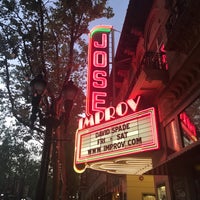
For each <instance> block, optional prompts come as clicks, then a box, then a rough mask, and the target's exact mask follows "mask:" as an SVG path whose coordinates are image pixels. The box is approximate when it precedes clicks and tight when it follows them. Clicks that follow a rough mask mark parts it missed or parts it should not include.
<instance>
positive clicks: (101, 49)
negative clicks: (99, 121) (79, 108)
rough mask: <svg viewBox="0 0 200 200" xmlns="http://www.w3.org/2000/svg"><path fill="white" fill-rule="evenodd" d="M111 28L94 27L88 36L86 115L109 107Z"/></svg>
mask: <svg viewBox="0 0 200 200" xmlns="http://www.w3.org/2000/svg"><path fill="white" fill-rule="evenodd" d="M111 30H112V26H96V27H94V28H93V29H92V30H91V31H90V34H89V46H88V80H87V99H86V113H87V114H94V113H95V112H97V111H101V110H104V109H105V108H106V107H108V105H109V95H108V92H109V84H108V81H109V56H110V55H109V44H110V42H109V34H110V32H111Z"/></svg>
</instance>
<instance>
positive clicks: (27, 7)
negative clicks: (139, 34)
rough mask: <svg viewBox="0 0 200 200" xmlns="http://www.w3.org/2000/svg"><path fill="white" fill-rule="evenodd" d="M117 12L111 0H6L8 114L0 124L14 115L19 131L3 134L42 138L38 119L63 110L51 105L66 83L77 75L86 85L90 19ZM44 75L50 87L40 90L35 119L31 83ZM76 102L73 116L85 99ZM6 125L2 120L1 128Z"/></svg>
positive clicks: (2, 33)
mask: <svg viewBox="0 0 200 200" xmlns="http://www.w3.org/2000/svg"><path fill="white" fill-rule="evenodd" d="M112 16H113V12H112V8H110V7H109V6H108V5H107V0H77V1H73V0H57V1H56V0H54V1H48V0H46V1H42V0H30V1H26V0H2V1H1V9H0V43H1V46H0V73H1V83H2V84H3V86H5V87H3V88H2V89H1V95H2V97H3V98H1V100H0V101H1V106H0V108H1V110H2V111H3V112H2V113H3V114H5V115H4V116H3V114H2V115H1V116H2V117H1V121H2V122H3V123H1V124H5V119H6V120H7V119H8V118H7V117H8V116H11V117H12V116H14V117H15V119H16V120H14V121H13V124H15V126H16V127H17V128H18V131H17V134H13V133H12V131H11V132H9V133H5V131H2V137H3V135H5V134H11V135H13V137H14V138H15V140H16V142H17V143H20V142H24V141H26V142H27V143H28V144H30V140H28V139H29V138H31V137H32V138H34V139H35V140H36V141H38V142H40V143H41V142H42V140H43V138H44V133H45V127H44V126H41V123H39V122H41V121H42V119H43V116H48V115H49V114H51V115H52V114H53V115H55V116H57V115H58V113H56V110H55V108H54V109H53V112H52V105H53V106H54V104H55V102H56V100H57V99H59V96H60V94H61V92H62V89H63V85H64V84H65V83H66V82H67V81H68V80H69V79H72V80H73V81H74V82H75V83H76V84H77V85H78V86H79V87H80V88H82V90H84V87H85V82H84V81H83V80H84V79H83V77H85V67H86V58H87V45H86V41H85V39H84V37H82V36H83V35H84V34H87V33H88V31H89V30H88V25H89V23H90V22H91V21H93V20H94V19H97V18H101V17H107V18H110V17H112ZM39 75H42V76H43V78H44V79H45V81H46V83H47V87H46V90H45V92H44V93H42V94H40V95H38V102H36V106H35V108H36V110H35V111H34V117H33V118H32V119H33V120H32V123H30V115H31V110H32V116H33V109H31V107H32V106H33V99H34V94H35V93H34V92H35V91H33V90H31V88H30V87H29V83H30V81H31V79H34V78H35V77H37V76H39ZM31 95H32V96H31ZM79 97H80V99H84V93H83V92H80V93H79ZM31 101H32V102H31ZM31 104H32V105H31ZM76 104H77V107H76V109H75V108H74V110H73V112H72V115H71V118H72V117H73V119H74V120H72V121H73V122H76V121H77V118H78V115H79V114H80V113H82V112H83V109H84V102H83V101H80V100H79V101H77V102H76ZM5 105H6V106H5ZM59 112H60V111H59ZM41 113H42V115H41ZM5 116H7V117H5ZM63 123H64V122H63ZM72 127H73V128H72ZM3 128H4V127H3V126H1V130H3ZM17 128H16V129H17ZM29 128H32V129H33V130H32V131H30V129H29ZM75 129H76V123H75V124H74V125H70V132H71V133H72V134H73V133H74V131H75ZM30 135H31V137H29V138H28V136H30Z"/></svg>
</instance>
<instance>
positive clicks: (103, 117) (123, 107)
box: [78, 96, 140, 130]
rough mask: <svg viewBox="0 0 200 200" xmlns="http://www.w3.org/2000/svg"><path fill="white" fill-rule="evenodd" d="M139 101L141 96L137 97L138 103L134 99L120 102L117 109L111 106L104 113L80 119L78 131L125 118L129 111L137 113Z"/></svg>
mask: <svg viewBox="0 0 200 200" xmlns="http://www.w3.org/2000/svg"><path fill="white" fill-rule="evenodd" d="M139 101H140V96H138V97H137V100H136V101H135V100H133V99H128V100H127V101H125V102H124V101H122V102H119V103H118V104H117V106H116V107H113V106H110V107H108V108H106V109H105V110H104V111H100V112H96V113H95V114H94V115H90V116H88V117H85V118H80V119H79V124H78V129H79V130H81V129H84V128H88V127H90V126H94V125H97V124H100V123H103V122H106V121H109V120H113V119H116V118H118V117H123V116H125V115H127V113H128V111H129V110H131V111H132V112H135V111H136V109H137V107H138V104H139Z"/></svg>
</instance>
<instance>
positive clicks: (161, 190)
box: [157, 185, 167, 200]
mask: <svg viewBox="0 0 200 200" xmlns="http://www.w3.org/2000/svg"><path fill="white" fill-rule="evenodd" d="M157 192H158V200H167V195H166V187H165V185H161V186H159V187H157Z"/></svg>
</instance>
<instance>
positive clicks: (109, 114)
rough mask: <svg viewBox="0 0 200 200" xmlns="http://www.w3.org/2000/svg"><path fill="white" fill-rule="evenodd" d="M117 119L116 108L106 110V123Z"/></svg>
mask: <svg viewBox="0 0 200 200" xmlns="http://www.w3.org/2000/svg"><path fill="white" fill-rule="evenodd" d="M114 118H115V108H114V107H112V106H111V107H108V108H106V109H105V121H108V120H110V119H114Z"/></svg>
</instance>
